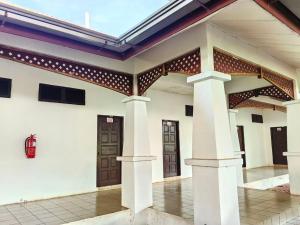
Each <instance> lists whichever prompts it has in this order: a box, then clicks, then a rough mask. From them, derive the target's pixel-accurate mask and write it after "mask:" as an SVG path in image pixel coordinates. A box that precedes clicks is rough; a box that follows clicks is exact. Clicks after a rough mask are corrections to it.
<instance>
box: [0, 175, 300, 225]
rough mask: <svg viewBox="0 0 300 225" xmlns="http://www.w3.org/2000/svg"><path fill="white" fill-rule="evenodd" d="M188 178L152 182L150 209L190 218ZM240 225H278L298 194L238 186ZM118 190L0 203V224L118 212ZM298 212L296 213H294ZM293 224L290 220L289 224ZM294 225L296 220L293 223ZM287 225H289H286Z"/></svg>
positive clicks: (299, 201)
mask: <svg viewBox="0 0 300 225" xmlns="http://www.w3.org/2000/svg"><path fill="white" fill-rule="evenodd" d="M191 184H192V180H191V179H184V180H177V181H169V182H164V183H157V184H154V188H153V192H154V207H153V208H154V209H157V210H159V211H163V212H167V213H170V214H173V215H178V216H181V217H183V218H185V219H187V220H192V219H193V198H192V185H191ZM238 192H239V204H240V215H241V221H242V224H249V225H258V224H259V223H260V222H261V221H264V220H266V219H269V220H270V221H273V222H274V223H268V225H269V224H276V225H277V224H278V223H276V222H279V221H280V219H281V220H282V219H286V218H287V217H290V215H291V214H295V212H294V211H296V210H298V207H300V197H296V196H290V195H288V194H284V193H277V192H272V191H257V190H250V189H248V190H247V189H239V191H238ZM122 209H124V208H122V207H121V191H120V189H115V190H108V191H100V192H96V193H89V194H82V195H76V196H70V197H63V198H56V199H50V200H43V201H36V202H31V203H27V204H13V205H7V206H0V225H14V224H15V225H20V224H22V225H38V224H45V225H50V224H52V225H55V224H64V223H67V222H71V221H76V220H81V219H85V218H90V217H95V216H98V215H103V214H108V213H112V212H116V211H120V210H122ZM298 215H299V213H298ZM292 224H293V223H292ZM296 224H297V223H296ZM289 225H290V224H289Z"/></svg>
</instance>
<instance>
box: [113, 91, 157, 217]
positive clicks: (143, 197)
mask: <svg viewBox="0 0 300 225" xmlns="http://www.w3.org/2000/svg"><path fill="white" fill-rule="evenodd" d="M149 101H150V99H149V98H146V97H140V96H131V97H128V98H126V99H124V100H123V103H125V104H126V115H125V125H124V146H123V156H122V157H118V158H117V160H119V161H122V206H124V207H126V208H129V209H131V210H132V211H133V212H134V213H138V212H140V211H142V210H143V209H146V208H148V207H150V206H152V204H153V198H152V160H155V157H153V156H151V152H150V142H149V131H148V115H147V108H146V103H147V102H149Z"/></svg>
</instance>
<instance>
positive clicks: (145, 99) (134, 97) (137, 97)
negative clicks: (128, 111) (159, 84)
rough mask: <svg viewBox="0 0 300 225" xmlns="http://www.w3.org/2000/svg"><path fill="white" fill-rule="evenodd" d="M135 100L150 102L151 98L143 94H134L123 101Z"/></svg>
mask: <svg viewBox="0 0 300 225" xmlns="http://www.w3.org/2000/svg"><path fill="white" fill-rule="evenodd" d="M133 101H139V102H150V101H151V99H150V98H147V97H143V96H137V95H132V96H130V97H127V98H125V99H123V100H122V103H127V102H133Z"/></svg>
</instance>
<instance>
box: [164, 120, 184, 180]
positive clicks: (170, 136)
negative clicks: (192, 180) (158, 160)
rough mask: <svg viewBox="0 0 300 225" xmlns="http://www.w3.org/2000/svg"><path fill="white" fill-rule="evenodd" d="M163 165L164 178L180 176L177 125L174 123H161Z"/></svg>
mask: <svg viewBox="0 0 300 225" xmlns="http://www.w3.org/2000/svg"><path fill="white" fill-rule="evenodd" d="M162 131H163V134H162V135H163V159H164V161H163V163H164V167H163V168H164V177H172V176H179V175H180V151H179V135H178V123H177V122H175V121H163V123H162Z"/></svg>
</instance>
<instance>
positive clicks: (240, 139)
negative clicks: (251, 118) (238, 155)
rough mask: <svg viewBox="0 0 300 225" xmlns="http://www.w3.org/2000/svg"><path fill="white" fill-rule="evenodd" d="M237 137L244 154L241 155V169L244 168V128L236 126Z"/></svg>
mask: <svg viewBox="0 0 300 225" xmlns="http://www.w3.org/2000/svg"><path fill="white" fill-rule="evenodd" d="M237 131H238V136H239V143H240V149H241V151H242V152H245V154H243V155H242V158H243V167H246V151H245V136H244V127H243V126H237Z"/></svg>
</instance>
